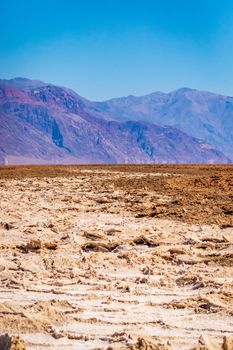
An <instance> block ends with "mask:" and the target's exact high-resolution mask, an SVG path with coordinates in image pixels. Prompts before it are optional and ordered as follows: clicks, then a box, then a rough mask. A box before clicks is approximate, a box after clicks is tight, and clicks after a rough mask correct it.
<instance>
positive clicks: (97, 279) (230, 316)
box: [0, 165, 233, 350]
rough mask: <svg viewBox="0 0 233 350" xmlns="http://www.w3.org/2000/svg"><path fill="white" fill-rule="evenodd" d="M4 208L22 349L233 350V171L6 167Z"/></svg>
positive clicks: (7, 265)
mask: <svg viewBox="0 0 233 350" xmlns="http://www.w3.org/2000/svg"><path fill="white" fill-rule="evenodd" d="M0 204H1V205H0V331H1V333H0V335H4V334H5V333H8V334H9V336H19V337H20V339H22V341H21V342H20V341H18V340H14V341H15V342H16V343H18V347H17V345H16V346H15V347H14V349H24V348H25V347H26V349H27V350H45V349H53V350H55V349H56V350H76V349H80V350H82V349H83V350H89V349H90V350H93V349H96V350H97V349H101V350H102V349H104V350H105V349H109V350H110V349H114V350H116V349H131V350H136V349H140V350H142V349H148V350H149V349H150V350H152V349H171V348H173V349H174V350H178V349H179V350H189V349H191V348H193V347H197V349H211V350H212V349H221V344H222V342H223V340H224V345H223V347H222V349H224V350H230V349H233V340H232V337H231V336H232V333H233V166H175V165H173V166H172V165H171V166H167V165H160V166H159V165H145V166H136V165H135V166H126V165H125V166H120V165H116V166H31V167H30V166H24V167H0ZM200 336H202V338H201V340H199V338H200ZM3 338H4V337H0V346H1V341H2V342H4V339H3ZM198 341H199V346H198ZM24 343H25V347H24ZM201 343H202V345H201ZM203 344H204V345H203Z"/></svg>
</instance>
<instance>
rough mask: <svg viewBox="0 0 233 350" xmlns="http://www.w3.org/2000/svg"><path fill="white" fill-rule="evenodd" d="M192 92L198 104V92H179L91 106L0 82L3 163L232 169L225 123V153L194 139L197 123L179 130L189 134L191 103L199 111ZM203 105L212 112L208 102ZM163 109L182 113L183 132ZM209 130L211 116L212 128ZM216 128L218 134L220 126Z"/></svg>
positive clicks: (44, 89)
mask: <svg viewBox="0 0 233 350" xmlns="http://www.w3.org/2000/svg"><path fill="white" fill-rule="evenodd" d="M189 91H192V96H193V95H196V94H197V92H193V90H178V91H177V92H175V93H171V94H168V95H166V94H161V93H155V94H152V95H148V96H145V97H133V96H129V97H126V98H123V99H114V100H110V101H106V102H91V101H88V100H86V99H84V98H83V97H81V96H79V95H77V94H76V93H75V92H73V91H72V90H70V89H66V88H62V87H57V86H54V85H51V84H46V83H43V82H40V81H32V80H28V79H24V78H16V79H12V80H0V119H1V123H0V163H1V164H23V163H24V164H28V163H30V164H32V163H36V164H41V163H60V164H61V163H63V164H64V163H229V162H231V160H230V159H229V157H226V156H225V155H224V154H223V153H222V152H221V151H219V150H217V149H223V148H224V147H225V146H224V144H223V142H222V138H221V137H222V136H221V135H224V130H225V129H224V130H223V129H222V128H221V127H220V125H221V122H220V121H219V135H220V136H219V140H220V141H221V142H220V141H219V142H220V143H219V147H213V146H212V145H211V144H210V143H208V142H206V140H207V136H206V135H204V134H201V135H196V136H198V138H197V137H194V136H192V135H189V134H190V133H194V131H195V132H196V129H195V128H196V124H195V123H194V122H193V123H191V124H190V130H188V131H189V132H184V131H182V130H181V129H185V128H186V124H187V123H188V121H186V119H187V120H189V121H191V120H192V118H194V117H195V113H197V110H198V107H197V106H196V104H195V103H194V102H193V104H194V105H193V110H194V111H193V113H192V114H191V116H189V114H188V110H191V107H190V102H189V99H188V98H187V96H186V94H188V93H189ZM199 94H200V95H202V96H203V94H207V93H199ZM207 95H208V94H207ZM209 95H211V94H209ZM209 95H208V96H209ZM171 96H173V97H171ZM175 96H176V97H175ZM211 96H212V95H211ZM214 96H216V95H214ZM202 98H204V97H202ZM216 98H217V97H216ZM219 98H220V99H223V97H219ZM171 99H173V100H171ZM195 99H196V97H195ZM205 99H206V101H207V102H206V104H209V100H208V99H209V97H208V98H207V97H206V98H205ZM225 99H226V100H227V98H225ZM228 99H230V98H228ZM186 100H188V102H187V101H186ZM169 101H170V102H169ZM172 101H173V102H172ZM186 104H187V105H188V107H187V106H186ZM182 105H183V108H186V112H183V110H182V107H181V106H182ZM165 106H167V107H166V108H167V111H170V110H172V108H173V110H174V111H176V112H177V115H179V116H180V114H181V112H179V111H182V113H183V115H185V116H186V117H183V121H184V123H183V124H184V125H183V127H180V126H179V125H178V124H179V123H181V120H182V117H179V118H178V117H177V123H173V124H174V125H170V126H168V124H172V121H171V120H172V118H173V117H174V115H175V114H173V117H171V115H170V112H167V114H166V113H165V109H166V108H165ZM172 106H173V107H172ZM185 106H186V107H185ZM216 108H217V107H216ZM221 108H222V107H221ZM221 108H220V107H219V110H221V111H222V109H221ZM198 111H199V110H198ZM198 113H199V114H200V113H201V112H200V111H199V112H198ZM213 114H214V112H213ZM169 115H170V118H171V119H170V121H169V117H168V116H169ZM157 119H158V120H159V119H160V121H159V122H158V121H157ZM226 119H227V117H226ZM162 120H163V122H162ZM203 120H204V117H203ZM214 120H217V116H215V119H214ZM209 123H210V120H209V116H208V115H207V117H206V124H207V125H209ZM181 124H182V123H181ZM164 125H165V126H164ZM192 125H194V126H195V128H194V130H192V128H191V126H192ZM210 125H211V126H212V127H213V128H214V130H215V131H216V130H217V129H216V123H215V124H214V126H213V125H212V124H210ZM177 126H178V127H177ZM206 129H208V128H206ZM209 129H210V130H211V127H209ZM216 132H217V131H216ZM199 136H200V138H199ZM202 136H206V137H202ZM227 138H228V133H227V132H226V133H225V139H227ZM229 144H230V142H229ZM229 149H230V146H229ZM228 154H229V153H228Z"/></svg>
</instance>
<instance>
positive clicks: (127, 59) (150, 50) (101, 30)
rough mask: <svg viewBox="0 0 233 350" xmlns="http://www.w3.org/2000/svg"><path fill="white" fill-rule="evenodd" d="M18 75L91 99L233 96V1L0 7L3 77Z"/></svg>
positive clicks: (123, 0)
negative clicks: (185, 92) (187, 92)
mask: <svg viewBox="0 0 233 350" xmlns="http://www.w3.org/2000/svg"><path fill="white" fill-rule="evenodd" d="M17 76H21V77H27V78H31V79H39V80H43V81H46V82H51V83H54V84H58V85H63V86H67V87H70V88H72V89H74V90H75V91H76V92H78V93H79V94H80V95H82V96H85V97H87V98H89V99H92V100H103V99H107V98H111V97H118V96H125V95H129V94H134V95H144V94H147V93H150V92H153V91H158V90H159V91H164V92H167V91H171V90H175V89H177V88H180V87H192V88H197V89H201V90H209V91H213V92H217V93H222V94H225V95H231V96H233V0H108V1H107V0H85V1H84V0H82V1H80V0H10V1H9V0H0V77H1V78H12V77H17Z"/></svg>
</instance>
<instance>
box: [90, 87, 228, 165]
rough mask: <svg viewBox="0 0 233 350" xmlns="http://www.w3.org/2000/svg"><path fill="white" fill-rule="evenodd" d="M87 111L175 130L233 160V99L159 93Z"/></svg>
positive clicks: (94, 106) (99, 104) (204, 94)
mask: <svg viewBox="0 0 233 350" xmlns="http://www.w3.org/2000/svg"><path fill="white" fill-rule="evenodd" d="M90 107H91V108H90ZM86 111H88V112H89V113H91V114H93V115H95V116H101V115H102V116H103V117H105V118H106V119H107V118H110V117H111V118H112V119H114V120H118V121H126V120H135V121H138V120H143V121H148V122H151V123H154V124H157V125H161V126H163V125H169V126H174V127H176V128H178V129H179V130H181V131H183V132H186V133H188V134H189V135H191V136H193V137H197V138H201V139H203V140H204V141H205V142H207V143H210V144H212V145H213V147H214V148H216V149H219V150H221V151H222V152H224V153H225V154H226V155H227V156H228V157H230V158H231V159H232V160H233V98H232V97H225V96H221V95H216V94H213V93H209V92H201V91H197V90H192V89H187V88H184V89H179V90H176V91H174V92H171V93H168V94H164V93H160V92H155V93H152V94H150V95H146V96H142V97H136V96H128V97H123V98H118V99H112V100H109V101H105V102H95V103H93V104H92V105H91V106H87V108H86Z"/></svg>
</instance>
